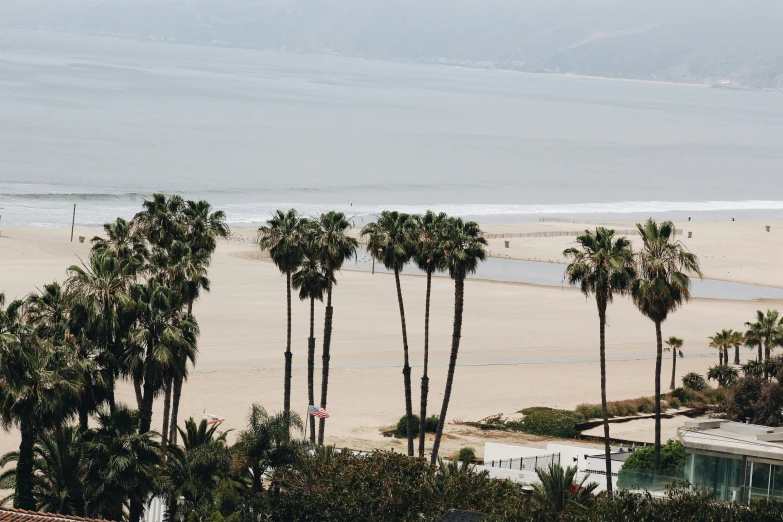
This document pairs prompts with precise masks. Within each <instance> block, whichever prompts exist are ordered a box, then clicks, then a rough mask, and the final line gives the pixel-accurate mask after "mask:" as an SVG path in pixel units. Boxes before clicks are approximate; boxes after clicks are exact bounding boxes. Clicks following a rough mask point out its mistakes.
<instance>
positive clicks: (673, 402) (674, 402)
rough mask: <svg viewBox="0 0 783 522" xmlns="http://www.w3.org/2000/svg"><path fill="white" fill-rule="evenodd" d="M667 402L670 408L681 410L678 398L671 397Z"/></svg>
mask: <svg viewBox="0 0 783 522" xmlns="http://www.w3.org/2000/svg"><path fill="white" fill-rule="evenodd" d="M666 402H668V403H669V408H672V409H675V410H677V409H679V408H680V401H678V400H677V397H669V398H668V399H667V400H666Z"/></svg>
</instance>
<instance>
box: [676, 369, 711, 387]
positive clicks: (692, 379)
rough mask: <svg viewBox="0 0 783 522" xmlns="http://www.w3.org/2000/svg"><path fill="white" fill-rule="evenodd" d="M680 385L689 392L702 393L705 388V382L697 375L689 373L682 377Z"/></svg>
mask: <svg viewBox="0 0 783 522" xmlns="http://www.w3.org/2000/svg"><path fill="white" fill-rule="evenodd" d="M682 385H683V386H684V387H685V388H688V389H689V390H695V391H702V390H703V389H705V388H707V387H708V386H707V381H705V380H704V377H702V376H701V375H699V374H698V373H694V372H690V373H686V374H685V375H683V376H682Z"/></svg>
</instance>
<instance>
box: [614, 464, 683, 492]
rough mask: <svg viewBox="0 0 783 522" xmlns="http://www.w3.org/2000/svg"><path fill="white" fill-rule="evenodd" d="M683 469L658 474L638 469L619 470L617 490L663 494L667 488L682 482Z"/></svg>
mask: <svg viewBox="0 0 783 522" xmlns="http://www.w3.org/2000/svg"><path fill="white" fill-rule="evenodd" d="M684 476H685V469H684V468H673V469H662V470H661V471H659V472H658V473H652V472H651V471H645V470H640V469H621V470H620V473H619V474H618V477H617V487H618V488H619V489H629V490H635V491H649V492H650V493H655V492H663V491H665V490H666V488H667V486H671V485H672V484H673V483H675V482H677V481H680V482H682V481H683V478H684Z"/></svg>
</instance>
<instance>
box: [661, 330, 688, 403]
mask: <svg viewBox="0 0 783 522" xmlns="http://www.w3.org/2000/svg"><path fill="white" fill-rule="evenodd" d="M682 344H683V341H682V339H680V338H679V337H674V336H672V337H669V338H668V339H666V348H664V349H663V351H664V352H669V351H671V352H672V382H671V384H670V385H669V389H670V390H673V389H674V388H675V386H674V376H675V374H676V373H677V356H678V355H679V356H680V358H682V357H685V356H684V355H683V354H682Z"/></svg>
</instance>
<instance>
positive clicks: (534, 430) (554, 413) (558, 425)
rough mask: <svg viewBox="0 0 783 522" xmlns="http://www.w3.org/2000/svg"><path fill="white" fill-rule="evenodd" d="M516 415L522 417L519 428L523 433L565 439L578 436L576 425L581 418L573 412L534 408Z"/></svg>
mask: <svg viewBox="0 0 783 522" xmlns="http://www.w3.org/2000/svg"><path fill="white" fill-rule="evenodd" d="M518 413H521V414H523V415H524V417H523V419H522V421H521V423H519V427H520V428H521V431H524V432H525V433H530V434H532V435H544V436H549V437H562V438H566V439H568V438H574V437H576V436H578V435H579V431H578V430H577V429H576V424H577V423H578V422H580V420H581V418H580V417H579V415H577V414H576V413H574V412H573V411H570V410H558V409H555V408H544V407H534V408H525V409H524V410H520V411H519V412H518Z"/></svg>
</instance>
